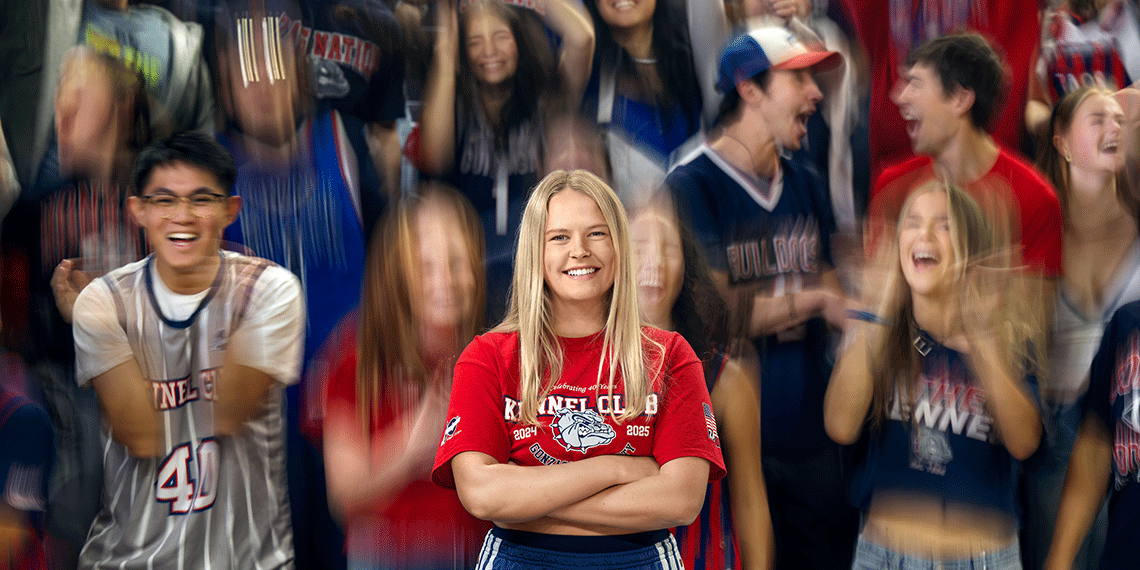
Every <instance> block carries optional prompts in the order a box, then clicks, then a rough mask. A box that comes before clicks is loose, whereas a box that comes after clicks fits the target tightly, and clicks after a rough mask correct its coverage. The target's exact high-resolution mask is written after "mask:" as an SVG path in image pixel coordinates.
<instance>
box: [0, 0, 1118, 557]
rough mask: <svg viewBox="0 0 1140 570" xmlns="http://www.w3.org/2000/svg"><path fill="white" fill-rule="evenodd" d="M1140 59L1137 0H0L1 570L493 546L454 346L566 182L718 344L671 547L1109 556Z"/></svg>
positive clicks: (677, 321) (657, 308) (513, 293)
mask: <svg viewBox="0 0 1140 570" xmlns="http://www.w3.org/2000/svg"><path fill="white" fill-rule="evenodd" d="M1138 81H1140V6H1138V4H1137V1H1136V0H1039V1H1038V2H1037V3H1036V5H1035V4H1034V3H1026V2H1017V1H1014V0H834V1H830V2H829V1H828V0H166V1H162V0H155V1H154V2H141V1H140V2H136V1H135V0H21V1H19V2H15V1H13V2H7V3H5V5H4V6H3V7H2V8H0V129H2V130H0V291H2V296H0V315H2V317H3V321H2V323H3V326H2V328H0V338H2V342H3V354H2V355H0V490H2V493H3V495H2V499H0V568H45V569H47V568H50V569H53V570H54V569H62V570H70V569H73V568H111V567H114V568H152V567H153V568H183V567H186V568H215V569H216V568H299V569H310V568H312V569H329V570H332V569H344V568H355V569H363V568H417V569H436V568H438V569H444V568H466V567H472V566H474V565H475V563H476V560H477V559H478V558H479V557H480V550H481V549H485V548H487V546H486V545H485V544H484V536H485V535H487V534H488V530H490V529H491V528H492V522H491V521H498V520H500V519H495V518H488V517H483V518H486V519H487V520H482V519H481V518H477V515H481V514H483V513H481V512H477V511H475V510H472V509H471V505H470V504H468V501H461V500H460V497H461V496H462V494H460V495H457V493H456V492H455V491H454V490H452V489H447V488H445V487H443V486H441V485H439V484H437V483H440V482H441V479H440V477H441V476H440V474H439V469H440V466H439V465H437V452H440V449H441V446H442V445H443V444H441V443H440V442H441V438H442V441H443V443H444V444H446V443H447V441H448V439H450V438H451V437H452V436H453V435H454V434H455V433H456V431H457V429H462V428H457V425H458V419H459V418H458V416H455V415H454V414H450V415H449V412H448V410H449V399H450V400H451V409H452V410H455V409H456V402H455V396H454V395H453V394H452V392H451V381H452V376H453V372H454V370H455V366H456V362H457V359H459V357H460V354H461V353H462V352H463V350H464V348H465V347H467V346H468V345H469V344H470V343H472V341H473V339H476V338H477V337H478V336H479V335H482V334H483V333H485V332H486V331H488V330H492V329H495V330H502V328H503V327H507V328H510V326H515V327H519V326H520V325H519V323H520V322H522V320H525V319H527V318H531V319H533V318H536V317H534V315H531V316H528V317H520V316H519V311H520V310H525V308H523V307H521V306H520V304H519V301H518V296H520V295H527V294H530V293H533V294H534V295H536V296H537V297H538V298H541V299H545V300H546V302H549V300H550V297H551V295H552V293H551V292H550V284H549V282H547V283H546V285H543V281H542V278H541V277H537V276H536V277H535V281H534V284H533V286H534V287H535V289H534V290H533V291H530V290H523V291H520V290H519V289H520V278H519V272H518V271H517V267H516V266H520V267H531V266H532V265H531V264H534V266H535V267H542V263H543V260H542V259H538V260H536V259H533V257H534V256H535V255H539V257H541V254H534V253H533V251H542V250H540V249H537V248H538V247H539V246H537V245H536V246H534V248H535V249H533V251H531V249H528V246H527V245H526V244H525V238H526V235H527V231H529V230H528V229H527V228H526V226H525V224H526V223H527V221H526V220H527V219H529V218H528V214H527V212H528V203H530V202H531V197H532V191H533V190H534V189H535V187H536V185H538V186H540V187H541V184H540V181H542V180H543V179H544V177H546V176H547V175H548V174H549V173H551V172H556V171H571V172H573V171H577V170H584V171H588V172H590V173H593V174H595V175H597V177H598V178H600V180H602V181H604V183H605V184H608V186H609V187H610V188H612V190H613V192H614V193H616V196H617V197H618V198H619V199H620V201H621V205H622V206H624V211H625V212H626V214H627V215H628V232H629V234H630V235H629V236H628V237H629V241H630V243H631V244H632V246H631V247H632V259H633V260H634V262H635V263H636V267H635V268H632V272H633V275H635V276H636V284H637V299H636V305H637V306H638V308H639V311H640V313H639V315H640V319H641V321H642V322H644V323H646V324H648V325H651V326H653V327H657V328H660V329H663V330H666V331H676V332H677V333H679V334H680V336H681V337H682V338H683V339H684V340H685V341H687V342H688V344H689V345H690V346H691V348H692V349H693V350H694V351H695V353H696V355H697V356H698V357H699V359H700V361H701V365H702V370H703V373H704V380H705V385H706V388H707V390H708V396H709V402H710V403H711V409H710V407H709V405H707V404H706V405H705V410H706V412H705V417H706V418H707V420H706V421H707V423H708V424H709V427H708V429H709V432H708V436H709V438H710V439H715V441H716V445H717V446H718V448H719V449H720V450H721V451H722V452H723V461H724V465H723V467H725V468H727V475H726V476H725V477H724V479H722V480H715V479H716V477H713V478H712V479H714V480H712V481H711V482H709V483H708V485H707V489H706V491H705V497H704V506H703V508H702V509H701V510H700V514H699V515H697V517H696V520H695V521H693V522H692V524H689V525H687V526H686V525H681V526H677V527H676V528H675V529H673V534H674V536H675V538H676V545H677V546H678V548H679V552H680V555H679V556H680V557H681V558H682V559H683V560H684V563H685V565H686V566H687V567H691V568H698V569H699V568H709V569H723V568H749V569H751V568H781V569H783V568H796V569H800V568H817V569H829V570H830V569H835V568H860V569H862V568H888V567H890V568H896V567H902V566H900V565H902V564H909V563H911V562H912V561H914V560H921V561H926V562H929V563H931V564H936V563H937V562H939V561H957V562H962V563H963V564H976V565H977V566H969V565H963V566H953V567H962V568H970V567H983V566H980V564H986V565H988V566H986V567H991V566H992V567H995V568H1026V569H1044V568H1049V569H1052V570H1057V569H1061V568H1066V569H1067V568H1082V569H1084V568H1090V569H1091V568H1131V567H1135V564H1136V562H1135V555H1134V554H1132V553H1131V548H1132V546H1133V545H1135V544H1137V541H1138V540H1140V532H1138V531H1137V530H1136V525H1135V524H1134V523H1135V522H1136V521H1137V520H1140V486H1137V487H1134V486H1133V484H1134V483H1136V482H1138V481H1140V341H1138V340H1137V339H1138V338H1140V305H1137V304H1135V303H1137V302H1140V90H1137V89H1136V88H1135V87H1133V85H1134V84H1135V83H1136V82H1138ZM571 177H573V175H571ZM556 190H557V189H555V191H556ZM546 199H547V200H548V203H546V204H543V205H542V206H540V207H547V208H549V209H550V210H551V211H553V209H554V208H555V201H554V199H553V198H550V196H547V197H546ZM594 201H595V202H596V206H597V208H601V209H602V210H603V212H604V213H605V216H606V220H607V223H608V224H609V226H613V225H614V224H613V223H612V222H608V220H610V219H611V218H612V214H613V213H612V212H609V211H606V210H605V208H606V206H605V205H604V200H603V199H600V198H597V197H594ZM182 202H186V204H183V203H182ZM530 207H531V208H533V207H534V206H533V205H531V206H530ZM531 215H533V214H531ZM543 216H545V214H543ZM541 219H542V220H543V223H545V221H546V219H547V218H545V217H542V218H541ZM603 225H605V224H603ZM609 229H610V230H612V231H615V232H616V231H617V230H616V229H615V228H613V227H610V228H609ZM216 235H220V236H221V241H220V242H217V241H216V240H215V237H216ZM536 235H538V234H536ZM520 242H523V243H520ZM219 248H220V249H221V250H222V253H221V254H219V255H216V256H215V255H214V253H215V252H216V250H218V249H219ZM201 251H206V252H207V253H209V255H207V256H206V257H205V258H209V259H212V260H213V261H210V262H209V263H207V264H206V265H205V266H203V265H202V264H201V259H205V258H203V257H202V256H200V255H198V254H199V253H200V252H201ZM528 252H529V253H528ZM192 253H193V254H194V255H198V257H194V258H193V261H186V260H190V259H191V254H192ZM618 253H619V256H620V255H622V254H621V252H620V251H619V252H618ZM528 256H530V257H528ZM152 260H157V261H152ZM179 263H183V265H185V267H183V266H182V265H179ZM219 264H220V265H219ZM119 268H123V269H119ZM128 268H129V270H128ZM219 268H220V269H219ZM207 269H208V271H206V270H207ZM626 269H628V268H626ZM572 271H577V270H576V269H575V270H572ZM172 275H176V276H177V278H174V277H171V276H172ZM574 276H577V274H574ZM547 281H549V277H547ZM611 286H613V285H612V282H611ZM615 287H616V286H615ZM615 290H616V289H615ZM630 302H631V303H632V302H633V300H632V298H631V299H630ZM504 317H508V319H507V321H506V322H504ZM512 319H514V320H512ZM539 320H540V321H541V320H542V319H539ZM500 323H502V324H500ZM512 323H513V324H512ZM497 325H499V328H498V329H496V326H497ZM544 326H546V327H547V328H549V327H550V323H545V324H544ZM608 326H609V325H607V327H608ZM516 330H517V329H516ZM607 330H608V329H607ZM594 332H596V331H594ZM607 334H608V333H607ZM180 335H181V336H180ZM607 338H608V337H607ZM109 339H113V340H114V341H115V342H112V341H111V340H109ZM532 348H534V349H535V351H538V350H539V349H542V350H548V349H549V348H550V347H548V346H544V347H537V346H536V347H532ZM638 354H640V353H638ZM527 358H528V357H527V356H525V355H524V356H522V362H523V364H524V366H525V365H526V363H527ZM536 358H537V357H536ZM540 361H541V360H540ZM558 361H559V362H561V360H558ZM185 362H192V363H194V364H193V365H194V366H197V367H198V369H195V370H194V371H193V372H192V373H191V375H190V376H185V375H184V374H183V373H177V374H178V375H179V376H178V377H176V378H170V375H172V374H176V373H175V372H171V371H172V370H181V369H180V368H177V366H182V365H183V364H185ZM531 364H532V365H533V362H532V363H531ZM599 366H600V365H599ZM199 369H200V372H201V374H199ZM639 370H640V369H639ZM136 378H137V379H140V380H145V389H141V387H143V386H144V384H143V382H142V381H140V382H134V380H135V379H136ZM598 378H599V379H600V378H601V375H600V372H599V376H598ZM599 381H600V380H599ZM136 384H137V385H136ZM127 385H131V386H134V387H136V388H140V389H139V390H133V389H125V388H123V386H127ZM610 388H611V394H610V400H607V401H609V402H610V404H608V405H611V406H612V412H613V414H611V416H614V417H616V415H618V414H621V413H622V411H623V410H621V409H618V408H619V407H620V406H622V405H624V404H619V401H620V400H618V399H614V398H615V395H614V394H613V393H612V389H613V385H612V377H611V386H610ZM541 393H542V394H548V393H549V391H547V392H541ZM631 398H632V396H631ZM559 401H561V398H559ZM140 402H141V404H140ZM545 402H546V400H544V401H543V406H546V405H547V404H546V403H545ZM626 403H629V402H628V401H627V402H626ZM136 404H137V405H136ZM514 404H516V405H517V404H518V402H514ZM503 405H504V406H505V407H506V408H507V409H506V412H505V414H506V419H507V423H508V425H510V426H512V429H513V427H518V428H519V430H520V431H519V432H515V433H513V434H512V435H511V436H510V437H513V438H514V439H515V440H520V439H523V436H521V435H520V434H525V433H527V432H526V431H525V430H528V429H535V428H534V426H532V425H531V424H533V423H534V422H530V423H528V421H527V418H528V417H529V416H527V414H529V415H530V416H534V414H535V410H534V409H530V408H528V407H527V406H525V405H524V406H523V408H522V409H523V417H522V418H521V419H520V418H518V417H512V415H511V414H512V409H511V406H512V403H511V402H509V401H506V398H504V404H503ZM550 405H553V404H550ZM559 405H561V404H559ZM600 405H601V403H600V401H599V406H600ZM644 405H646V404H645V403H644V402H642V406H644ZM578 411H582V410H578ZM549 412H550V414H553V413H554V410H549ZM543 414H546V412H541V411H540V413H539V416H541V417H540V420H539V421H538V422H537V424H535V425H537V429H539V430H544V429H545V430H552V429H554V426H553V420H551V425H550V426H544V425H542V422H543V421H545V419H547V418H548V416H550V414H547V415H543ZM714 416H715V420H714V419H713V418H714ZM531 419H533V418H531ZM623 421H624V419H623ZM619 423H620V422H619ZM615 425H616V424H615ZM626 427H628V428H629V429H630V430H634V428H637V427H639V426H636V425H632V424H631V425H629V426H624V427H622V428H621V429H622V430H625V429H626ZM611 431H612V430H611ZM631 433H632V432H631ZM531 435H533V434H531ZM627 435H629V434H627ZM714 435H715V436H716V437H715V438H714ZM559 441H562V440H561V439H559ZM535 445H536V446H537V445H538V444H535ZM563 445H567V446H568V444H566V443H563ZM532 449H533V448H532ZM567 449H568V450H569V449H571V447H569V446H568V447H567ZM539 451H541V448H539ZM440 453H442V452H440ZM582 453H585V451H584V450H583V451H582ZM536 458H537V460H538V461H540V462H545V460H543V459H542V458H541V457H536ZM549 459H550V460H551V461H559V460H557V459H556V458H549ZM450 460H451V459H450V457H447V458H444V461H445V463H446V462H448V461H450ZM512 460H513V459H512ZM712 465H713V470H714V471H715V470H716V462H715V461H713V462H712ZM433 467H434V469H435V471H434V473H435V475H434V477H433ZM450 469H451V467H446V468H445V469H444V473H445V476H444V477H445V479H446V478H449V477H451V474H450V471H449V470H450ZM433 478H434V481H433ZM703 483H704V481H702V484H703ZM455 485H456V482H455V481H450V486H452V487H454V486H455ZM226 486H234V487H235V488H236V487H240V488H243V489H244V491H243V492H242V493H240V494H226V493H225V492H224V489H225V487H226ZM461 491H462V489H461ZM215 498H218V500H217V501H216V502H215ZM520 500H528V499H525V498H520ZM529 500H539V498H533V497H532V498H529ZM471 513H474V515H473V514H471ZM195 517H197V518H199V519H201V521H202V522H194V519H195ZM608 526H609V527H613V528H619V529H633V528H637V526H636V525H632V526H630V525H624V524H621V523H620V521H618V522H615V524H612V525H608ZM488 540H489V538H488ZM488 567H489V566H488ZM905 567H907V568H911V566H905ZM915 567H917V566H915ZM931 567H932V568H933V567H940V566H931ZM946 567H951V566H946Z"/></svg>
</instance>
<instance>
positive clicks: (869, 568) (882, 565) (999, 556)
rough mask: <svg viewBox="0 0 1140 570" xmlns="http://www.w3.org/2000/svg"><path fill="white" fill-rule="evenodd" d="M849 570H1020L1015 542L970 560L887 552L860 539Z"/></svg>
mask: <svg viewBox="0 0 1140 570" xmlns="http://www.w3.org/2000/svg"><path fill="white" fill-rule="evenodd" d="M851 570H1021V555H1020V549H1019V548H1018V546H1017V544H1016V543H1015V544H1014V545H1013V546H1010V547H1009V548H1006V549H1005V550H998V551H994V552H984V553H982V554H979V555H977V556H974V557H972V558H956V559H947V560H939V559H930V558H923V557H921V556H917V555H913V554H903V553H901V552H894V551H891V550H887V549H886V548H883V547H882V546H879V545H877V544H871V543H870V542H867V541H865V540H863V538H862V537H860V538H859V543H858V544H857V545H856V546H855V562H854V564H852V565H851Z"/></svg>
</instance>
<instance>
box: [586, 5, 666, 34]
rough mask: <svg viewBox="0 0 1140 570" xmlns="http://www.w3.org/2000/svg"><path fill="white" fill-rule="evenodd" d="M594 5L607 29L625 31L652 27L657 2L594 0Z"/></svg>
mask: <svg viewBox="0 0 1140 570" xmlns="http://www.w3.org/2000/svg"><path fill="white" fill-rule="evenodd" d="M595 5H596V6H597V7H598V15H600V16H601V17H602V21H604V22H605V23H606V24H607V25H608V26H609V27H611V28H615V29H619V30H625V29H633V28H638V27H641V26H648V25H652V22H653V11H654V10H656V9H657V0H595Z"/></svg>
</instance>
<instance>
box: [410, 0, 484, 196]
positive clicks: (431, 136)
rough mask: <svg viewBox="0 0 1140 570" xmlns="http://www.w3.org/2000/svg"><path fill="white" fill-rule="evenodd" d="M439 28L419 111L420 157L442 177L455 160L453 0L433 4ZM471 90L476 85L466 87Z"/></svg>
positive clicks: (456, 51) (456, 69)
mask: <svg viewBox="0 0 1140 570" xmlns="http://www.w3.org/2000/svg"><path fill="white" fill-rule="evenodd" d="M436 8H437V10H436V17H437V19H438V22H437V24H438V25H439V30H437V31H436V38H435V55H434V56H433V57H432V60H431V68H430V69H428V77H427V85H426V87H425V88H424V98H423V109H422V111H421V113H420V117H421V119H420V157H421V158H422V163H423V167H424V168H425V169H426V170H427V173H428V174H431V175H432V176H442V175H444V174H445V173H447V171H448V170H451V167H452V163H453V162H455V97H456V74H457V73H459V51H460V40H459V17H458V15H457V14H456V8H455V2H454V0H446V1H443V2H439V3H438V4H437V5H436ZM467 88H469V89H474V88H475V86H473V85H470V86H467Z"/></svg>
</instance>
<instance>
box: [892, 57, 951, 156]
mask: <svg viewBox="0 0 1140 570" xmlns="http://www.w3.org/2000/svg"><path fill="white" fill-rule="evenodd" d="M903 80H904V82H905V83H904V85H903V87H902V90H901V91H899V92H898V94H897V95H896V100H895V103H896V104H898V106H899V113H900V114H902V118H903V120H904V121H906V133H907V136H909V137H910V146H911V150H913V151H914V153H915V154H918V155H925V156H937V155H938V154H939V153H940V152H941V151H942V149H944V148H946V147H947V146H948V145H949V144H950V140H951V138H952V137H953V135H954V133H955V131H956V129H957V127H958V123H959V117H958V116H957V114H956V113H955V112H954V108H953V106H952V103H953V98H952V97H951V96H948V95H947V94H946V92H945V91H944V90H943V88H942V79H941V78H940V77H939V76H938V73H937V71H935V69H934V68H933V67H931V66H930V65H927V64H925V63H916V64H914V65H913V66H911V68H910V69H909V70H907V72H906V73H905V74H904V76H903Z"/></svg>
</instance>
